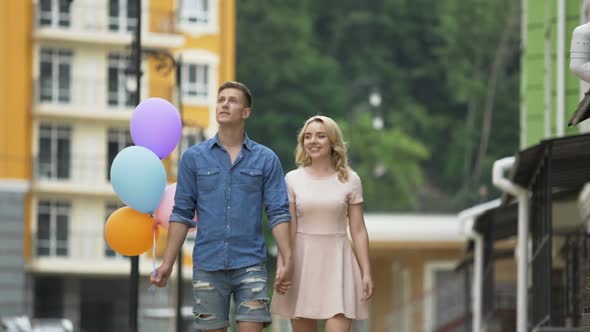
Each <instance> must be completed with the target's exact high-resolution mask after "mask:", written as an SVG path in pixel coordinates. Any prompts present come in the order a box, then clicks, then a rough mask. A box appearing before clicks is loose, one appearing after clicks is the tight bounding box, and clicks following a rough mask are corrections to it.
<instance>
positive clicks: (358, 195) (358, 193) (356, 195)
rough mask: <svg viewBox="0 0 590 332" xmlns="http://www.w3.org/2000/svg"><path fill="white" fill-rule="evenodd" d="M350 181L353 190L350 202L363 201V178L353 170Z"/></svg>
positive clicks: (349, 197)
mask: <svg viewBox="0 0 590 332" xmlns="http://www.w3.org/2000/svg"><path fill="white" fill-rule="evenodd" d="M348 181H350V185H351V190H350V193H349V195H348V204H359V203H362V202H363V184H362V183H361V178H360V177H359V176H358V174H356V172H353V171H351V172H350V176H349V179H348Z"/></svg>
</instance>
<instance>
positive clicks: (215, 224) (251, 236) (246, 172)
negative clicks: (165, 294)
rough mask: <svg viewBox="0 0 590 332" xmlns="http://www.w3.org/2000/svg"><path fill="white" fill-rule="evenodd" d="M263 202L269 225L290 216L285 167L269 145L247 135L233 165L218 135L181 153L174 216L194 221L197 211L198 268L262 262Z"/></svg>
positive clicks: (195, 258) (185, 221)
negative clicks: (255, 140)
mask: <svg viewBox="0 0 590 332" xmlns="http://www.w3.org/2000/svg"><path fill="white" fill-rule="evenodd" d="M263 205H264V207H265V209H266V213H267V216H268V220H269V224H270V227H271V228H273V227H275V226H276V225H278V224H280V223H283V222H289V221H290V220H291V216H290V214H289V203H288V198H287V186H286V184H285V177H284V173H283V169H282V167H281V163H280V161H279V158H278V157H277V156H276V154H275V153H274V152H273V151H272V150H270V149H269V148H267V147H265V146H263V145H261V144H258V143H256V142H254V141H252V140H250V139H249V138H248V136H247V135H245V138H244V142H243V143H242V150H241V152H240V154H239V155H238V157H237V158H236V160H235V162H234V164H233V165H231V161H230V157H229V154H228V153H227V151H226V150H225V148H224V147H223V146H222V145H221V144H220V143H219V140H218V137H217V135H215V137H213V138H211V139H209V140H207V141H204V142H202V143H200V144H198V145H195V146H193V147H191V148H190V149H189V150H187V151H186V152H185V153H184V154H183V155H182V158H181V160H180V165H179V170H178V179H177V186H176V196H175V205H174V209H173V210H172V216H171V217H170V222H180V223H183V224H185V225H188V226H189V227H192V226H194V225H195V223H194V222H193V220H192V219H193V217H194V214H195V210H196V211H197V218H198V232H197V236H196V239H195V246H194V249H193V262H194V266H196V267H197V268H199V269H203V270H206V271H217V270H227V269H237V268H242V267H246V266H251V265H254V264H258V263H261V262H264V261H265V260H266V246H265V244H264V235H263V232H262V208H263Z"/></svg>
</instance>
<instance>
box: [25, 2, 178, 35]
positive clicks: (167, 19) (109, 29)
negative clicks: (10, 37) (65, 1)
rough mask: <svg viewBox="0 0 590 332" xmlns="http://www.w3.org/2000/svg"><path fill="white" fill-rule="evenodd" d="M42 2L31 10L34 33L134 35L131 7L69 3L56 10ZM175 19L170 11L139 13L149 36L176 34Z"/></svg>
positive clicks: (135, 16)
mask: <svg viewBox="0 0 590 332" xmlns="http://www.w3.org/2000/svg"><path fill="white" fill-rule="evenodd" d="M42 2H43V1H41V2H40V3H39V5H38V6H37V7H36V8H35V25H36V27H37V28H38V29H43V28H52V29H59V30H63V31H83V32H105V33H122V34H127V33H130V32H132V31H135V28H136V26H137V12H136V11H135V6H134V5H129V6H116V7H110V6H109V3H108V2H106V1H105V3H104V4H102V5H98V4H88V3H87V2H86V1H72V2H70V4H69V5H65V6H62V7H61V8H57V7H54V6H51V5H49V6H44V5H43V6H42V5H41V3H42ZM177 17H178V15H177V13H176V11H175V10H174V9H167V8H161V7H152V8H146V9H142V19H144V20H147V21H144V22H146V24H145V26H146V27H149V28H148V31H149V32H155V33H167V34H172V33H176V31H177V25H178V18H177ZM148 23H149V24H148Z"/></svg>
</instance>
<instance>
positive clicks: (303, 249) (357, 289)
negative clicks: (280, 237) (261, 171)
mask: <svg viewBox="0 0 590 332" xmlns="http://www.w3.org/2000/svg"><path fill="white" fill-rule="evenodd" d="M297 141H298V144H297V153H296V162H297V164H298V165H299V168H298V169H296V170H294V171H291V172H289V173H288V174H287V175H286V177H285V178H286V182H287V189H288V193H289V209H290V211H291V216H292V219H291V236H292V240H293V278H292V285H291V288H290V289H289V291H288V292H287V293H286V294H285V295H280V294H279V293H283V291H284V290H283V291H281V290H279V292H278V293H277V292H275V294H274V297H273V302H272V305H271V311H272V312H273V313H274V314H277V315H279V316H282V317H284V318H290V319H291V325H292V327H293V331H294V332H298V331H302V332H303V331H305V332H307V331H317V320H323V319H325V320H327V321H326V331H328V332H332V331H349V330H350V326H351V321H352V320H353V319H366V318H368V303H367V300H368V299H369V298H370V297H371V294H372V292H373V281H372V279H371V268H370V266H369V239H368V235H367V229H366V228H365V221H364V218H363V205H362V202H363V196H362V185H361V180H360V178H359V176H358V175H357V174H356V172H354V171H353V170H352V169H351V168H350V167H349V166H348V158H347V154H346V146H345V144H344V142H343V140H342V132H341V130H340V128H339V127H338V125H337V124H336V122H334V120H332V119H330V118H329V117H325V116H314V117H311V118H310V119H308V120H307V121H306V122H305V125H304V126H303V128H302V129H301V131H300V132H299V137H298V139H297ZM347 226H348V227H350V234H351V236H352V241H353V243H354V246H355V249H356V251H355V252H353V250H352V247H351V245H350V242H349V241H348V237H347ZM355 254H356V255H355ZM359 263H360V266H359ZM281 266H282V258H281V257H280V256H279V260H278V268H279V269H281Z"/></svg>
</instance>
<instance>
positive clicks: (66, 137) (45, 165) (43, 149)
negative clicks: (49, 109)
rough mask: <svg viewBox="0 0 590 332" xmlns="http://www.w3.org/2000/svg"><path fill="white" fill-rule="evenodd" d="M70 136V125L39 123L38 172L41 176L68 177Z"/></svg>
mask: <svg viewBox="0 0 590 332" xmlns="http://www.w3.org/2000/svg"><path fill="white" fill-rule="evenodd" d="M71 136H72V129H71V128H70V126H67V125H51V124H41V126H40V127H39V165H38V174H39V176H40V177H41V178H49V179H69V178H70V160H71V152H70V150H71V148H70V145H71Z"/></svg>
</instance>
